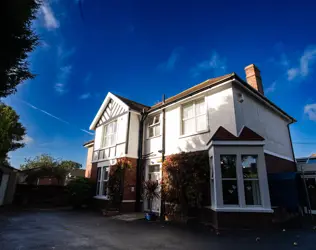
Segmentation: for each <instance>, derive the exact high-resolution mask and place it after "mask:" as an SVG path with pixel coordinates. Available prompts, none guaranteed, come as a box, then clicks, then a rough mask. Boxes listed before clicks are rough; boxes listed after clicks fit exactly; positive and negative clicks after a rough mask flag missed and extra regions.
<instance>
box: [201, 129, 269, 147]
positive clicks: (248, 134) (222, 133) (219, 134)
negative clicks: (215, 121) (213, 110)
mask: <svg viewBox="0 0 316 250" xmlns="http://www.w3.org/2000/svg"><path fill="white" fill-rule="evenodd" d="M211 141H264V138H263V137H262V136H261V135H259V134H257V133H256V132H254V131H253V130H251V129H250V128H248V127H246V126H245V127H243V129H242V131H241V133H240V134H239V136H238V137H237V136H235V135H233V134H232V133H231V132H229V131H228V130H227V129H225V128H223V127H222V126H220V127H219V128H218V129H217V130H216V132H215V133H214V135H213V136H212V138H211V139H210V140H209V141H208V143H207V144H209V143H210V142H211Z"/></svg>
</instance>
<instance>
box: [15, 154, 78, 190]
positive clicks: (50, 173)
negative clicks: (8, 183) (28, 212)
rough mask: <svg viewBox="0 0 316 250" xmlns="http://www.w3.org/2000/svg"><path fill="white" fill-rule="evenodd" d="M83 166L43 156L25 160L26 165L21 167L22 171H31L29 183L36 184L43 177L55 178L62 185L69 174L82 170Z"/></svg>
mask: <svg viewBox="0 0 316 250" xmlns="http://www.w3.org/2000/svg"><path fill="white" fill-rule="evenodd" d="M81 167H82V165H81V164H80V163H77V162H74V161H69V160H61V159H55V158H54V157H52V156H50V155H48V154H42V155H39V156H36V157H34V158H28V159H25V164H22V165H21V166H20V169H21V170H31V169H34V170H33V171H27V172H26V173H27V178H26V181H27V182H28V183H30V184H31V183H34V182H35V181H36V180H37V179H38V178H41V177H53V178H56V179H57V180H58V182H59V183H62V182H63V181H64V180H65V178H66V176H67V174H68V173H70V171H71V170H74V169H80V168H81Z"/></svg>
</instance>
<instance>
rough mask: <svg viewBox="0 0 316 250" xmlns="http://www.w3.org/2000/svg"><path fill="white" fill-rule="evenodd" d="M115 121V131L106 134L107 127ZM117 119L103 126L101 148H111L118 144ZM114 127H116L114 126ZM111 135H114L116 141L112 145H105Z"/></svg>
mask: <svg viewBox="0 0 316 250" xmlns="http://www.w3.org/2000/svg"><path fill="white" fill-rule="evenodd" d="M113 123H115V132H112V133H111V134H106V133H107V127H108V126H109V125H110V124H113ZM117 128H118V126H117V120H113V121H111V122H109V123H107V124H104V125H103V127H102V138H101V147H100V149H105V148H110V147H113V146H115V145H116V142H117ZM113 129H114V127H113ZM111 135H114V140H115V142H114V143H112V144H111V145H105V142H106V138H108V137H110V136H111Z"/></svg>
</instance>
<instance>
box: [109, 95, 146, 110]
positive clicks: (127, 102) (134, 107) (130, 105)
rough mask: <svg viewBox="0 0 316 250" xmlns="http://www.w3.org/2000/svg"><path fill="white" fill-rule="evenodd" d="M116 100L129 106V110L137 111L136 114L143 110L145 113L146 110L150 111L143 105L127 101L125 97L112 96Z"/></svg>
mask: <svg viewBox="0 0 316 250" xmlns="http://www.w3.org/2000/svg"><path fill="white" fill-rule="evenodd" d="M114 95H115V96H116V97H117V98H119V99H120V100H121V101H122V102H124V103H125V104H126V105H127V106H129V107H130V108H131V109H133V110H135V111H138V112H142V111H143V109H145V111H147V110H148V109H150V107H149V106H146V105H144V104H141V103H139V102H135V101H132V100H129V99H127V98H125V97H122V96H119V95H117V94H114Z"/></svg>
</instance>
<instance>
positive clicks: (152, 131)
mask: <svg viewBox="0 0 316 250" xmlns="http://www.w3.org/2000/svg"><path fill="white" fill-rule="evenodd" d="M153 136H154V127H150V128H149V137H153Z"/></svg>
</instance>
